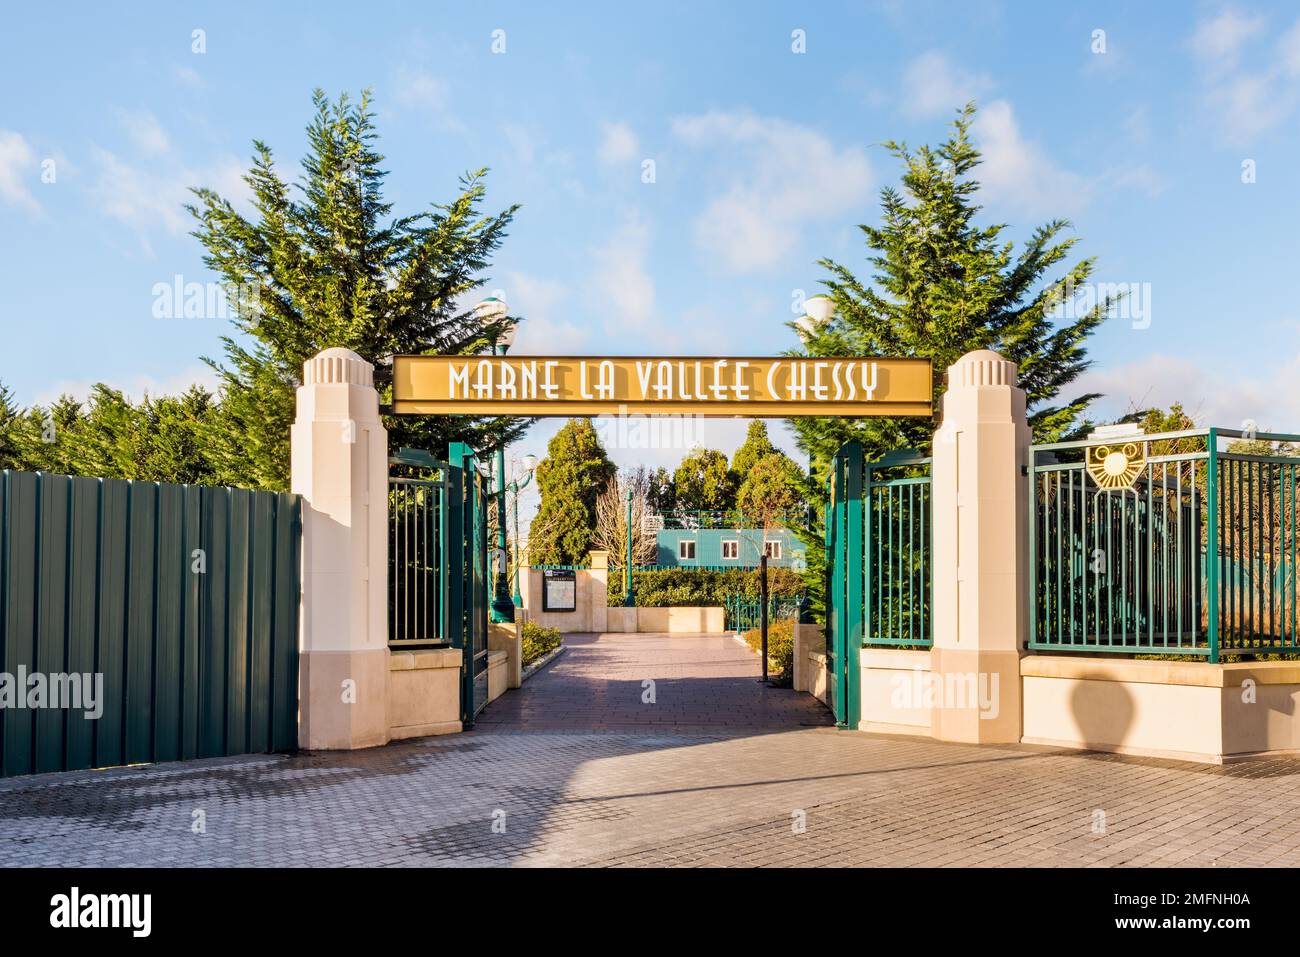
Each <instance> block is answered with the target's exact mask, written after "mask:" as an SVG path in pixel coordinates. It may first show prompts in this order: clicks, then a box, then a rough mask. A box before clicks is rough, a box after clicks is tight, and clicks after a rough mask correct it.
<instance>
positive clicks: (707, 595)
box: [607, 568, 804, 608]
mask: <svg viewBox="0 0 1300 957" xmlns="http://www.w3.org/2000/svg"><path fill="white" fill-rule="evenodd" d="M609 577H610V582H609V591H608V601H607V604H608V605H609V606H610V607H611V608H612V607H616V606H618V605H621V604H623V598H624V595H625V592H624V591H623V573H622V571H621V570H619V569H610V573H609ZM767 587H768V591H769V592H770V594H772V595H774V596H777V597H780V596H787V597H791V598H794V597H796V596H798V595H800V594H802V592H803V590H804V580H803V576H801V575H800V574H799V573H798V572H796V571H794V570H793V569H790V568H769V569H768V570H767ZM632 594H633V595H634V596H635V598H636V603H637V605H638V606H640V607H642V608H676V607H681V606H683V605H686V606H700V605H725V604H726V603H727V599H728V598H730V597H733V596H741V597H746V598H750V599H752V600H754V601H757V600H758V594H759V587H758V569H757V568H753V569H746V568H736V569H726V570H723V571H715V570H713V569H698V568H666V569H656V570H654V571H642V572H638V571H634V572H633V573H632Z"/></svg>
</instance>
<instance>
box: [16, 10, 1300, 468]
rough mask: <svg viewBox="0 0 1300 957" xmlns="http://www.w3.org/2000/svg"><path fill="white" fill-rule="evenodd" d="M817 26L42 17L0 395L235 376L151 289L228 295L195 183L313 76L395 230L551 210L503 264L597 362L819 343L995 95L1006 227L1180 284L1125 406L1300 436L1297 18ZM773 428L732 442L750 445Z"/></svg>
mask: <svg viewBox="0 0 1300 957" xmlns="http://www.w3.org/2000/svg"><path fill="white" fill-rule="evenodd" d="M809 6H810V5H807V4H796V3H788V4H780V3H765V4H754V3H744V4H741V3H734V4H723V3H699V2H695V3H673V2H659V3H655V4H652V5H635V6H633V5H626V6H623V5H617V7H616V5H610V4H590V5H583V4H564V3H557V4H545V5H542V4H522V3H521V4H507V3H499V4H473V5H471V4H436V5H435V4H427V3H421V4H390V3H375V4H370V5H362V6H357V5H354V4H349V5H344V4H305V3H294V4H289V3H284V4H274V5H269V4H258V5H253V4H241V3H220V4H197V3H196V4H185V5H176V4H157V5H150V4H137V5H133V6H131V7H124V8H120V9H118V10H109V9H106V7H105V6H104V5H100V4H82V5H79V9H74V10H71V11H70V10H68V9H65V8H61V7H60V8H57V9H56V8H54V7H49V6H42V5H37V4H23V5H21V6H18V7H15V8H13V9H11V10H9V11H8V12H7V13H6V15H5V18H4V24H3V26H0V89H3V90H4V95H3V101H0V276H2V277H3V282H2V283H0V322H2V323H3V330H4V336H3V340H2V341H3V345H2V346H0V381H3V382H5V383H6V384H7V385H8V386H9V387H10V388H12V389H13V390H14V391H15V392H16V394H17V396H18V398H19V399H20V400H21V401H23V402H31V401H37V400H39V401H46V400H48V399H50V398H52V397H53V396H54V395H57V394H58V393H59V392H61V391H71V392H73V393H74V394H84V392H85V391H86V388H87V387H88V384H89V383H91V382H94V381H105V382H108V383H110V384H112V385H116V386H119V387H122V388H125V389H127V390H128V391H129V392H132V393H133V394H136V395H138V394H139V393H140V391H142V390H144V389H149V390H151V391H160V390H161V391H169V390H174V389H177V388H181V387H183V386H185V385H186V384H188V383H189V382H192V381H196V380H197V381H205V380H207V378H208V377H207V373H206V370H205V369H204V368H203V366H202V365H201V364H200V362H199V356H201V355H205V354H206V355H215V354H217V353H218V351H219V347H218V336H219V335H220V334H221V333H222V332H223V331H224V324H223V322H222V321H220V320H218V319H191V320H184V319H157V318H154V316H153V313H152V304H153V297H152V292H151V290H152V289H153V286H154V284H155V283H158V282H170V281H171V279H172V277H173V276H174V275H177V274H180V275H182V276H184V277H185V279H186V280H191V279H197V280H199V281H206V280H208V279H210V278H212V277H210V276H209V275H208V274H206V273H205V271H204V268H203V265H202V262H201V250H200V247H199V244H198V243H197V241H196V240H194V239H193V238H191V237H190V236H188V235H187V232H188V230H189V228H190V224H189V222H188V217H187V215H186V214H185V213H184V211H183V210H182V209H181V208H180V203H182V202H183V201H185V199H186V193H185V187H186V186H189V185H198V184H202V185H208V186H212V187H214V188H216V189H218V190H219V191H222V192H225V193H227V194H228V195H231V196H233V197H235V198H236V199H238V198H239V197H240V196H241V195H242V194H243V193H244V187H243V185H242V183H241V182H240V180H239V174H240V172H241V171H242V169H243V168H244V167H245V165H246V162H247V158H248V155H249V152H250V149H249V142H250V140H251V139H252V138H254V137H259V138H262V139H264V140H266V141H267V142H268V143H270V144H271V146H272V148H273V149H274V150H275V151H276V154H277V156H278V158H279V160H280V161H281V163H282V164H283V165H284V166H285V167H288V168H296V164H297V162H298V160H299V158H300V157H301V155H302V152H303V147H304V133H303V128H304V126H305V124H306V122H307V120H308V118H309V113H310V99H309V98H310V93H311V90H312V88H313V87H316V86H320V87H322V88H324V89H325V90H326V91H327V92H329V93H330V94H331V95H335V94H337V93H339V92H341V91H345V90H347V91H352V92H354V93H355V92H356V91H358V90H360V89H361V88H363V87H371V88H373V90H374V96H375V105H376V108H377V110H378V113H379V124H380V129H381V133H382V140H381V148H382V150H383V152H384V153H385V154H386V155H387V157H388V161H387V166H388V168H389V169H390V170H391V176H390V177H389V180H388V189H389V196H390V198H391V199H392V201H393V202H394V203H395V211H396V212H401V213H405V212H410V211H414V210H417V209H420V208H423V207H424V206H425V205H426V204H428V203H430V202H438V201H443V200H446V199H448V198H450V197H451V196H452V195H453V193H454V191H455V189H456V180H457V176H458V175H459V174H460V173H461V172H463V171H465V170H467V169H470V168H474V167H478V166H490V167H491V168H492V173H491V176H490V179H489V204H490V206H492V207H494V208H495V207H499V206H503V205H506V204H508V203H511V202H520V203H522V204H523V209H522V210H521V211H520V213H519V215H518V217H517V219H516V221H515V225H514V228H513V230H512V233H511V236H510V238H509V240H508V241H507V243H506V245H505V246H504V247H503V249H502V251H501V253H500V255H499V256H498V258H497V261H496V263H495V265H494V267H493V269H492V271H491V274H490V276H489V277H488V278H489V288H492V289H501V290H503V291H504V292H505V295H506V298H507V299H508V300H509V302H510V304H511V307H512V312H513V313H516V314H519V315H522V316H524V317H525V319H526V321H525V323H524V324H523V326H522V327H521V332H520V338H519V342H518V344H517V346H516V352H536V353H545V352H551V353H565V352H567V353H590V354H604V353H608V354H638V353H641V354H659V353H669V354H672V353H677V354H706V355H707V354H724V355H725V354H736V353H749V354H765V353H775V352H777V351H779V350H782V349H785V348H788V347H790V346H791V345H793V340H792V335H791V333H790V332H789V330H788V329H786V328H785V325H784V323H785V322H786V321H787V320H789V319H790V318H792V317H793V316H792V313H791V305H790V304H791V302H792V300H793V298H794V296H795V290H800V289H802V290H805V291H806V292H807V293H808V294H812V292H814V291H816V289H817V287H818V283H819V280H820V279H821V278H822V273H821V271H820V270H819V269H818V268H817V267H816V266H815V261H816V260H817V259H818V258H819V257H822V256H831V257H833V258H837V259H839V260H841V261H843V262H845V263H847V264H850V265H852V266H855V267H857V268H859V271H860V272H862V273H865V272H866V266H865V262H864V249H863V247H862V245H861V243H860V241H859V239H858V233H857V230H856V228H855V226H856V224H858V223H862V222H875V221H876V219H877V216H878V205H877V203H878V190H879V189H880V187H881V186H883V185H885V184H887V183H891V182H894V181H896V178H897V172H898V171H897V168H896V166H895V164H894V162H893V161H892V159H891V158H890V157H889V156H888V155H887V154H886V153H885V151H884V150H883V149H882V148H881V147H880V146H879V143H880V142H881V141H882V140H886V139H891V138H892V139H903V140H906V141H908V142H909V143H912V144H919V143H922V142H935V141H937V140H938V139H940V138H941V137H942V136H943V134H944V127H945V124H946V123H947V122H948V120H949V119H950V117H951V115H952V110H953V109H954V108H955V107H956V106H957V105H958V104H960V103H961V102H962V101H964V100H965V99H967V98H968V97H974V98H975V99H977V100H978V101H979V103H980V104H981V107H982V110H981V116H980V120H979V122H978V126H977V130H976V132H977V138H978V139H979V142H980V143H981V145H982V146H983V147H984V148H985V150H986V154H987V156H986V159H987V162H986V165H985V166H984V167H983V168H982V176H981V178H982V179H983V180H984V181H985V183H986V186H987V188H986V189H985V191H984V192H983V194H982V195H983V199H984V202H985V205H986V209H987V215H988V217H989V218H991V219H995V220H998V221H1002V222H1006V223H1009V224H1012V226H1013V230H1012V235H1014V236H1016V237H1022V236H1023V235H1025V233H1026V232H1027V230H1028V229H1030V228H1031V227H1033V226H1034V225H1036V224H1038V223H1040V222H1042V221H1043V220H1045V219H1048V218H1051V217H1055V216H1065V217H1069V218H1070V219H1071V220H1072V221H1073V222H1074V232H1075V233H1076V234H1077V235H1078V236H1079V237H1080V238H1081V243H1080V246H1079V251H1080V252H1081V253H1082V254H1086V255H1092V256H1096V257H1097V258H1098V260H1099V263H1098V273H1097V279H1098V280H1100V281H1103V282H1117V283H1138V284H1142V286H1141V288H1142V289H1144V290H1146V294H1147V296H1148V297H1149V298H1148V302H1149V315H1147V316H1146V319H1149V321H1145V320H1139V321H1136V322H1135V321H1133V320H1132V319H1131V318H1129V317H1117V318H1115V319H1113V320H1111V321H1110V322H1108V323H1107V324H1106V325H1105V326H1104V327H1103V328H1102V330H1101V331H1100V333H1099V334H1098V335H1097V336H1096V337H1095V339H1094V340H1093V342H1092V344H1091V349H1092V352H1093V355H1094V356H1095V359H1096V367H1095V369H1094V371H1093V372H1091V373H1090V374H1089V376H1088V381H1087V382H1086V383H1084V385H1085V386H1086V387H1090V388H1094V389H1096V390H1097V391H1102V392H1105V393H1107V398H1106V399H1105V400H1104V402H1103V403H1101V405H1100V406H1099V408H1098V410H1097V411H1098V413H1099V414H1111V413H1115V412H1119V411H1123V410H1124V409H1125V408H1126V407H1127V406H1129V405H1130V404H1132V403H1147V402H1162V403H1163V402H1168V401H1172V400H1175V399H1181V400H1183V401H1184V402H1185V403H1187V404H1188V405H1189V406H1190V407H1191V408H1192V409H1193V410H1194V411H1196V412H1197V413H1198V414H1199V416H1200V418H1202V419H1203V420H1204V421H1205V422H1206V424H1210V422H1211V420H1213V423H1214V424H1221V425H1229V426H1235V425H1238V424H1239V423H1240V422H1241V421H1242V420H1243V419H1244V418H1253V419H1255V420H1256V421H1258V422H1259V424H1260V425H1261V426H1263V427H1272V428H1276V429H1285V430H1289V431H1300V375H1297V373H1298V372H1300V324H1298V323H1297V320H1300V313H1298V312H1297V309H1296V306H1295V304H1294V299H1295V297H1294V294H1293V292H1292V289H1293V286H1294V279H1293V276H1294V265H1295V261H1296V253H1297V241H1296V238H1295V223H1296V222H1297V221H1300V164H1298V163H1297V162H1296V152H1297V146H1298V145H1300V142H1298V141H1300V8H1297V7H1296V6H1295V5H1293V4H1257V3H1242V4H1231V5H1223V4H1218V3H1204V4H1194V3H1189V4H1182V3H1164V4H1142V5H1131V4H1109V3H1100V4H1089V5H1088V6H1089V9H1087V10H1086V11H1085V10H1082V9H1075V8H1074V7H1073V6H1069V7H1067V6H1066V5H1064V4H1043V3H980V2H971V3H960V4H958V3H950V4H940V3H918V2H908V3H901V2H900V3H827V4H818V5H816V6H815V8H813V9H808V7H809ZM126 11H129V12H126ZM195 30H202V31H204V33H203V36H204V39H205V44H206V51H205V52H202V53H196V52H194V51H193V49H192V47H193V40H192V37H193V31H195ZM497 30H501V31H504V39H505V52H504V53H494V52H493V50H492V46H493V35H494V31H497ZM795 30H802V31H804V36H805V37H806V52H803V53H796V52H794V51H793V50H792V43H793V41H792V32H793V31H795ZM1099 30H1100V31H1104V52H1094V48H1095V47H1097V46H1098V45H1099V44H1098V40H1097V37H1098V35H1097V34H1096V33H1095V31H1099ZM498 36H499V35H498ZM47 160H53V161H54V163H53V169H54V170H55V174H56V175H55V181H54V182H52V183H51V182H43V180H42V170H43V169H45V168H46V165H45V161H47ZM645 160H653V161H654V167H655V177H654V180H655V181H654V182H653V183H645V182H643V181H642V178H643V177H642V170H643V163H644V161H645ZM1248 161H1249V163H1250V164H1253V168H1254V173H1255V175H1254V179H1255V181H1254V182H1249V183H1247V182H1243V164H1246V163H1248ZM558 424H559V423H558V422H557V421H544V422H543V423H541V424H540V425H539V426H537V428H536V429H535V430H534V433H533V434H532V435H530V436H529V438H528V440H527V442H526V443H523V444H521V446H520V449H519V451H521V452H522V451H524V450H525V449H524V445H527V446H528V447H529V448H531V449H533V450H535V451H538V452H541V451H543V446H544V443H545V440H546V438H547V437H549V435H551V434H552V433H553V431H554V429H555V428H557V427H558ZM743 428H744V423H740V422H717V421H714V422H710V423H709V424H708V426H707V428H706V430H705V433H704V434H703V435H702V436H701V438H702V439H703V440H704V441H705V442H707V443H709V444H715V445H717V446H719V447H722V448H723V449H724V450H726V451H728V452H730V451H731V450H732V449H733V448H734V446H735V445H736V443H737V442H738V441H739V438H740V437H741V435H742V434H743ZM612 451H613V453H614V457H615V458H616V459H617V460H619V461H622V462H624V463H631V462H636V461H666V462H667V461H676V460H677V459H678V458H680V456H681V454H682V451H683V450H682V449H668V450H657V451H653V452H644V451H640V450H626V449H624V450H618V449H615V450H612Z"/></svg>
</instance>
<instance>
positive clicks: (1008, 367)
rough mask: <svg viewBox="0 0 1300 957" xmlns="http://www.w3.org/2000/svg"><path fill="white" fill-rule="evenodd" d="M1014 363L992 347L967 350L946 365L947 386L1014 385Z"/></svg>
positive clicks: (1015, 383) (1015, 379) (956, 387)
mask: <svg viewBox="0 0 1300 957" xmlns="http://www.w3.org/2000/svg"><path fill="white" fill-rule="evenodd" d="M1018 384H1019V380H1018V379H1017V378H1016V364H1015V363H1014V362H1012V361H1010V360H1009V359H1004V358H1002V357H1001V356H1000V355H998V354H997V353H996V352H994V351H993V350H992V349H976V350H975V351H974V352H968V353H966V354H965V355H964V356H962V357H961V358H960V359H958V360H957V361H956V362H954V363H953V364H952V365H950V366H949V367H948V388H950V389H958V388H962V387H969V386H981V385H1009V386H1016V385H1018Z"/></svg>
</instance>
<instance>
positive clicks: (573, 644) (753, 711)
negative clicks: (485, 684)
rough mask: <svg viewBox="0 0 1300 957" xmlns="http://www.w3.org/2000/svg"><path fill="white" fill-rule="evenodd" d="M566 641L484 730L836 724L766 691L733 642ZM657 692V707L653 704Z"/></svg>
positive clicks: (754, 661) (811, 703)
mask: <svg viewBox="0 0 1300 957" xmlns="http://www.w3.org/2000/svg"><path fill="white" fill-rule="evenodd" d="M564 642H565V650H564V652H563V653H562V654H561V655H560V657H559V658H557V659H555V661H554V662H552V663H551V664H549V665H547V666H546V668H545V669H544V670H543V671H542V672H540V673H539V674H538V675H537V676H536V677H535V678H532V679H530V680H529V681H527V682H526V683H525V684H524V687H523V688H522V689H521V690H520V691H519V692H518V693H516V694H508V695H506V696H504V697H502V698H498V699H497V700H496V701H494V702H493V703H492V704H491V705H490V706H489V707H488V708H487V710H485V711H484V712H483V713H482V715H480V718H479V727H481V728H495V729H499V730H517V731H553V730H563V731H576V730H590V731H602V730H606V729H609V730H631V729H640V730H646V729H655V728H658V729H660V730H669V731H671V730H674V729H676V730H685V729H709V730H731V731H739V730H746V729H747V730H756V729H759V730H772V729H780V730H789V729H792V728H798V727H828V726H830V725H833V724H834V723H835V719H834V718H833V717H832V716H831V713H830V712H829V711H827V710H826V708H825V707H823V706H822V704H821V703H820V702H819V701H818V700H817V699H816V698H814V697H812V696H811V695H806V694H795V693H794V692H792V691H781V690H776V689H773V688H768V687H764V686H762V685H761V684H759V678H760V675H761V668H762V664H761V662H760V660H759V658H758V656H757V655H755V654H754V653H753V652H752V651H750V650H749V648H747V647H746V646H745V645H744V643H743V642H741V641H740V640H738V639H736V638H734V637H732V636H731V635H568V636H566V637H565V639H564ZM646 682H653V686H647V684H646ZM651 693H653V697H654V703H653V704H650V703H648V702H647V701H646V700H645V699H647V698H648V697H650V695H651Z"/></svg>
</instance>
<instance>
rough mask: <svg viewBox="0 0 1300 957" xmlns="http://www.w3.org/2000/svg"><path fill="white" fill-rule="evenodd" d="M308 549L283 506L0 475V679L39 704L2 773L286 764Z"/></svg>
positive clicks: (21, 723)
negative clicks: (250, 759)
mask: <svg viewBox="0 0 1300 957" xmlns="http://www.w3.org/2000/svg"><path fill="white" fill-rule="evenodd" d="M301 533H302V524H301V504H300V502H299V500H298V498H297V497H296V496H293V495H284V494H277V493H271V492H250V491H246V490H242V489H221V488H199V487H196V486H181V485H170V484H158V483H150V482H126V481H121V480H110V479H104V480H101V479H94V478H69V477H67V476H61V475H50V474H46V473H40V474H30V473H22V472H7V471H6V472H0V672H3V673H4V675H5V676H6V679H7V680H8V681H10V683H11V684H12V683H13V682H16V679H17V676H18V672H19V669H23V671H24V672H25V673H26V674H28V675H39V676H41V677H40V678H38V679H37V680H38V681H43V682H44V688H45V694H46V696H47V701H46V705H47V706H46V707H42V708H28V707H24V706H13V704H7V706H5V707H3V708H0V773H3V774H4V775H15V774H28V773H32V772H43V771H57V770H64V769H67V770H72V769H77V768H89V767H108V766H112V765H118V764H131V763H143V762H155V761H170V760H176V759H180V758H192V757H200V756H216V755H225V754H239V753H244V752H250V751H254V752H255V751H266V750H272V749H275V750H281V749H289V748H293V747H294V746H295V745H296V743H297V713H298V646H297V642H298V600H299V595H300V589H301V583H300V570H299V569H300V565H299V562H300V558H301ZM81 676H88V677H87V678H86V679H84V680H83V678H82V677H81ZM82 684H84V685H85V688H84V689H81V690H83V691H86V692H89V693H91V694H92V695H93V694H94V692H95V691H96V690H98V695H96V696H94V697H93V698H92V699H91V700H82V701H79V702H77V704H78V707H75V708H74V707H69V706H68V705H69V704H71V702H67V701H57V702H56V701H54V700H52V699H53V696H54V695H55V694H56V691H57V693H58V694H59V695H65V694H66V693H67V692H68V691H69V690H71V689H75V688H78V686H79V685H82ZM17 690H18V691H20V692H21V702H20V703H21V704H24V705H25V704H26V697H27V689H26V687H23V688H19V689H17ZM92 702H93V703H94V704H95V705H97V710H99V712H100V714H99V717H98V718H97V719H96V718H92V717H89V716H87V714H86V707H87V706H89V705H91V704H92ZM17 703H19V702H15V703H14V704H17Z"/></svg>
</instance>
